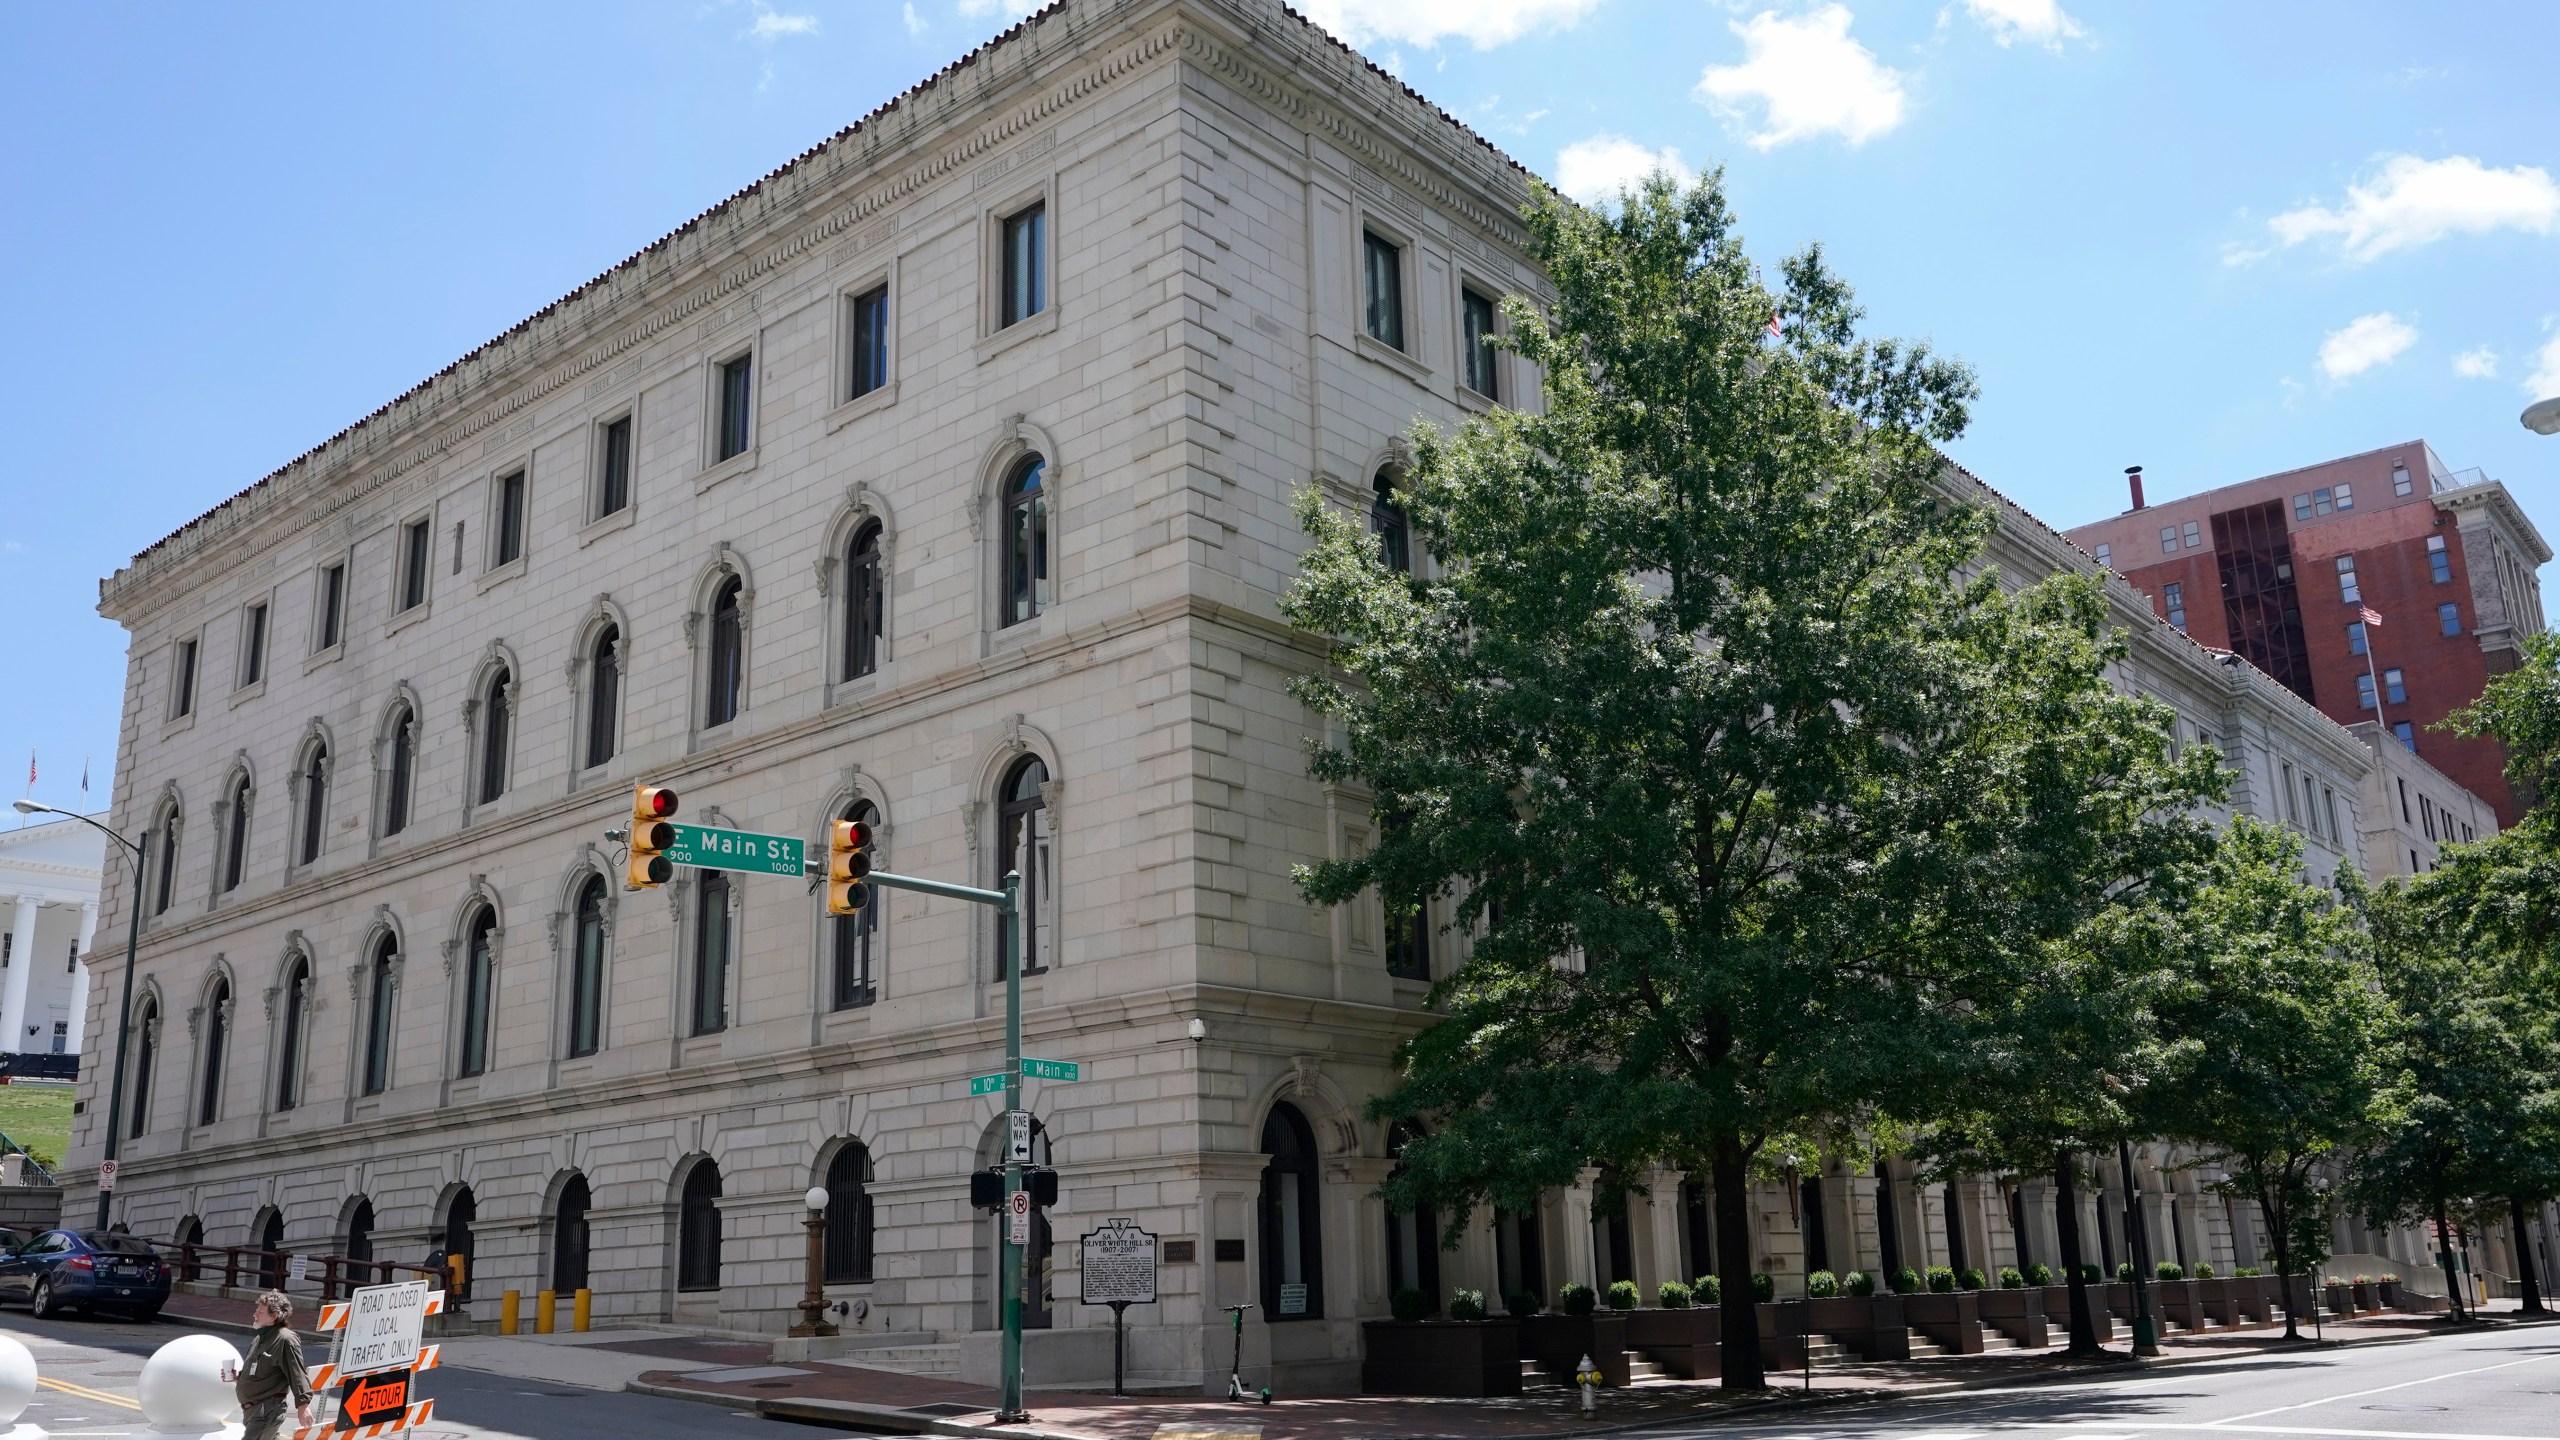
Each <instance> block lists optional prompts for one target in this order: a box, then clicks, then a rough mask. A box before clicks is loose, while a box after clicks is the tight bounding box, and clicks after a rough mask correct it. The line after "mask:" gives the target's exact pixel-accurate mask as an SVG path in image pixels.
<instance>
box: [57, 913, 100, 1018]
mask: <svg viewBox="0 0 2560 1440" xmlns="http://www.w3.org/2000/svg"><path fill="white" fill-rule="evenodd" d="M97 933H98V902H97V901H95V900H92V901H89V902H88V903H86V904H84V905H82V906H81V907H80V948H79V950H78V951H76V952H74V953H76V954H78V955H79V957H80V963H78V964H76V965H74V966H72V967H71V1039H70V1041H69V1042H68V1043H67V1044H66V1045H64V1047H63V1048H64V1049H65V1050H67V1051H69V1052H70V1053H71V1054H74V1055H78V1054H82V1053H84V1052H86V1051H87V1049H88V1048H89V1046H88V1036H87V1033H86V1032H87V1026H88V1024H89V941H90V940H91V939H92V938H93V937H95V936H96V935H97Z"/></svg>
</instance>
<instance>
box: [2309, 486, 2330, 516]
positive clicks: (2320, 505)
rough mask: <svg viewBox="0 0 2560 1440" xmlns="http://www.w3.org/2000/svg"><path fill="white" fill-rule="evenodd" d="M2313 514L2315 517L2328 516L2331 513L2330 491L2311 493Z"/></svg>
mask: <svg viewBox="0 0 2560 1440" xmlns="http://www.w3.org/2000/svg"><path fill="white" fill-rule="evenodd" d="M2311 513H2312V514H2314V515H2326V514H2328V513H2329V492H2328V491H2326V490H2314V491H2312V492H2311Z"/></svg>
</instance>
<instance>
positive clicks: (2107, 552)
mask: <svg viewBox="0 0 2560 1440" xmlns="http://www.w3.org/2000/svg"><path fill="white" fill-rule="evenodd" d="M2098 563H2099V564H2101V565H2107V566H2113V565H2114V564H2115V563H2116V557H2115V547H2114V546H2112V545H2101V546H2099V547H2098Z"/></svg>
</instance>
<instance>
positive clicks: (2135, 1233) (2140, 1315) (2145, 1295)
mask: <svg viewBox="0 0 2560 1440" xmlns="http://www.w3.org/2000/svg"><path fill="white" fill-rule="evenodd" d="M2116 1168H2117V1169H2118V1170H2120V1171H2121V1172H2123V1173H2122V1177H2121V1178H2122V1179H2123V1180H2124V1251H2125V1254H2126V1255H2127V1256H2128V1257H2129V1258H2130V1259H2131V1260H2132V1262H2133V1353H2134V1354H2136V1355H2158V1354H2159V1353H2160V1327H2159V1325H2158V1323H2157V1322H2156V1321H2155V1320H2153V1318H2152V1315H2151V1286H2150V1283H2149V1278H2150V1277H2149V1276H2148V1275H2147V1274H2146V1273H2145V1272H2146V1271H2148V1270H2149V1269H2150V1268H2151V1245H2150V1238H2151V1237H2150V1228H2151V1227H2149V1226H2147V1225H2145V1224H2143V1223H2142V1208H2141V1204H2140V1202H2139V1201H2138V1199H2137V1198H2136V1196H2135V1194H2134V1189H2133V1142H2132V1141H2130V1140H2128V1139H2126V1138H2125V1137H2124V1136H2122V1135H2119V1136H2117V1137H2116Z"/></svg>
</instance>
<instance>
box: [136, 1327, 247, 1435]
mask: <svg viewBox="0 0 2560 1440" xmlns="http://www.w3.org/2000/svg"><path fill="white" fill-rule="evenodd" d="M239 1376H240V1352H239V1351H237V1350H234V1349H232V1348H231V1345H230V1342H228V1341H226V1340H224V1339H222V1338H221V1337H219V1336H214V1335H181V1336H179V1337H178V1338H177V1339H175V1340H172V1341H170V1342H169V1343H168V1344H166V1345H163V1346H161V1347H160V1348H159V1349H158V1350H156V1351H154V1352H152V1356H151V1358H150V1359H148V1360H145V1361H143V1362H142V1380H141V1382H140V1383H139V1384H138V1385H136V1386H135V1387H134V1388H135V1390H136V1391H137V1398H139V1399H140V1400H141V1401H142V1418H143V1419H145V1420H148V1421H150V1422H151V1424H152V1427H153V1428H154V1429H158V1430H210V1429H215V1428H217V1427H219V1426H221V1425H222V1424H224V1423H225V1422H227V1421H231V1420H236V1419H238V1418H239V1416H240V1401H239V1400H238V1398H237V1397H235V1396H234V1395H233V1394H232V1391H231V1382H232V1381H234V1380H236V1379H238V1378H239Z"/></svg>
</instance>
